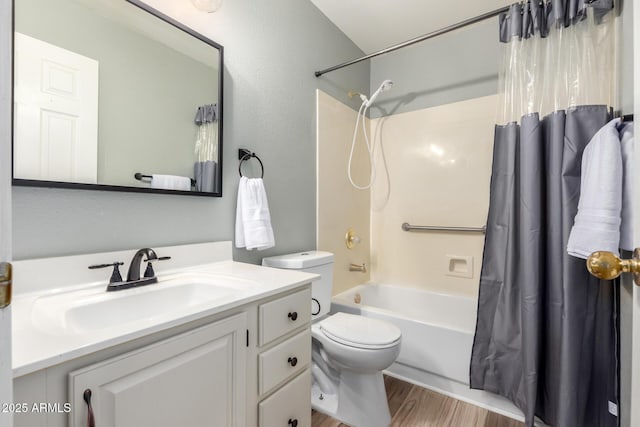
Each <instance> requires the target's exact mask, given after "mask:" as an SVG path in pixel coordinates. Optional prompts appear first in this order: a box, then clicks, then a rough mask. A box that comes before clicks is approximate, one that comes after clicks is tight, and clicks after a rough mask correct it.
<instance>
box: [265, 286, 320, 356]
mask: <svg viewBox="0 0 640 427" xmlns="http://www.w3.org/2000/svg"><path fill="white" fill-rule="evenodd" d="M258 313H259V316H260V323H259V325H260V327H259V328H260V329H259V331H260V333H259V334H258V335H259V337H258V341H259V345H260V346H263V345H265V344H267V343H269V342H271V341H273V340H274V339H276V338H278V337H280V336H282V335H284V334H286V333H287V332H290V331H293V330H294V329H296V328H299V327H300V326H303V325H304V324H305V323H308V322H309V321H310V320H311V289H304V290H302V291H299V292H296V293H294V294H291V295H287V296H286V297H283V298H280V299H277V300H275V301H271V302H268V303H265V304H262V305H260V307H259V309H258Z"/></svg>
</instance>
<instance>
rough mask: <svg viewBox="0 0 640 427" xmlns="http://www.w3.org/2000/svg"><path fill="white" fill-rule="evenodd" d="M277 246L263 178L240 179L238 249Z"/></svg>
mask: <svg viewBox="0 0 640 427" xmlns="http://www.w3.org/2000/svg"><path fill="white" fill-rule="evenodd" d="M273 246H275V239H274V237H273V229H272V228H271V215H270V214H269V204H268V202H267V193H266V191H265V189H264V183H263V181H262V179H261V178H247V177H245V176H243V177H242V178H240V185H239V186H238V206H237V207H236V247H237V248H244V247H246V248H247V249H249V250H251V249H258V250H263V249H269V248H272V247H273Z"/></svg>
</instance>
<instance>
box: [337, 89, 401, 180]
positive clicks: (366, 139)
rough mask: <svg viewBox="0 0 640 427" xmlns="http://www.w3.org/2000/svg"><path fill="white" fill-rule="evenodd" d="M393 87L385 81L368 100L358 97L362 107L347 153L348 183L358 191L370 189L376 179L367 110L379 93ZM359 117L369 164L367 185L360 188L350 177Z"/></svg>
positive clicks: (364, 97) (361, 96)
mask: <svg viewBox="0 0 640 427" xmlns="http://www.w3.org/2000/svg"><path fill="white" fill-rule="evenodd" d="M392 86H393V82H392V81H391V80H385V81H383V82H382V84H381V85H380V87H379V88H378V90H376V91H375V92H374V93H373V95H371V98H370V99H367V97H366V96H364V95H362V94H361V95H360V99H361V100H362V105H360V109H358V118H357V119H356V126H355V128H354V129H353V140H352V141H351V152H350V153H349V164H348V166H347V175H348V176H349V182H350V183H351V185H352V186H353V187H354V188H356V189H358V190H367V189H369V188H371V186H372V185H373V181H374V180H375V177H376V168H375V164H374V162H373V145H372V144H371V143H370V142H369V135H368V134H367V125H366V123H367V122H366V120H365V117H366V115H367V110H368V109H369V107H371V104H373V101H374V100H375V99H376V98H377V97H378V95H380V93H382V92H384V91H386V90H389V89H391V87H392ZM360 115H362V133H364V142H365V144H366V146H367V152H368V153H369V164H370V165H371V169H370V170H371V172H370V174H369V183H368V184H367V185H364V186H361V185H358V184H356V183H355V182H354V181H353V177H352V175H351V163H352V162H353V151H354V149H355V147H356V137H357V136H358V125H359V124H360Z"/></svg>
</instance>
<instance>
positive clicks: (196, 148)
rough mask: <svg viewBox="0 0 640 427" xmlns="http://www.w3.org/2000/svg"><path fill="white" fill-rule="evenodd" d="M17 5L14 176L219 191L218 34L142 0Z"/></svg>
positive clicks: (47, 0) (61, 183) (18, 181)
mask: <svg viewBox="0 0 640 427" xmlns="http://www.w3.org/2000/svg"><path fill="white" fill-rule="evenodd" d="M185 4H186V5H187V6H188V5H189V4H190V3H189V2H186V3H185ZM14 13H15V17H14V22H15V26H14V39H15V41H14V46H15V48H14V129H13V183H14V185H21V186H38V187H63V188H83V189H92V190H109V191H133V192H151V193H166V194H185V195H198V196H221V195H222V75H223V72H222V70H223V48H222V46H220V45H219V44H217V43H215V42H213V41H211V40H209V39H207V38H206V37H204V36H202V35H200V34H198V33H196V32H194V31H192V30H191V29H189V28H187V27H185V26H184V25H182V24H180V23H178V22H177V21H175V20H173V19H171V18H169V17H167V16H165V15H163V14H162V13H160V12H158V11H156V10H154V9H152V8H151V7H149V6H147V5H146V4H145V3H143V2H142V1H140V0H126V1H125V0H20V1H16V2H15V10H14ZM152 177H153V178H152Z"/></svg>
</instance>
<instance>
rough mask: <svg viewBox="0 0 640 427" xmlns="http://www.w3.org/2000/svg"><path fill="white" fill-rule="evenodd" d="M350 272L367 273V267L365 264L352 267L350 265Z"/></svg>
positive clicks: (352, 265)
mask: <svg viewBox="0 0 640 427" xmlns="http://www.w3.org/2000/svg"><path fill="white" fill-rule="evenodd" d="M349 271H359V272H361V273H366V272H367V266H366V265H365V263H364V262H363V263H362V265H360V264H353V263H351V265H349Z"/></svg>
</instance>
